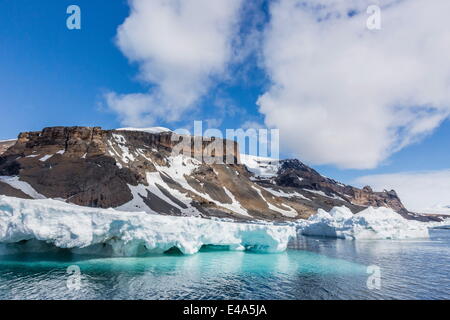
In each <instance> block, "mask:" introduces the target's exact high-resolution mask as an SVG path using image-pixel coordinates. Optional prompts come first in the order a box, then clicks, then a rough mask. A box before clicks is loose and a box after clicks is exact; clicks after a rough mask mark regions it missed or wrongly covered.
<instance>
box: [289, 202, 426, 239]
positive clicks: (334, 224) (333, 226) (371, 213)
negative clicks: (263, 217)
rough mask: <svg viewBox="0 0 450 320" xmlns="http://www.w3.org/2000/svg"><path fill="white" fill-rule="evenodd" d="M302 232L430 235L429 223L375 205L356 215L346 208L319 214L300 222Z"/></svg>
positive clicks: (406, 236) (405, 236)
mask: <svg viewBox="0 0 450 320" xmlns="http://www.w3.org/2000/svg"><path fill="white" fill-rule="evenodd" d="M298 232H299V233H301V234H303V235H310V236H324V237H332V238H342V239H420V238H428V236H429V235H428V224H427V223H423V222H418V221H411V220H406V219H404V218H403V217H402V216H400V215H399V214H398V213H396V212H395V211H393V210H392V209H389V208H383V207H381V208H372V207H369V208H367V209H366V210H364V211H362V212H360V213H358V214H353V213H352V212H351V211H350V210H349V209H348V208H346V207H335V208H333V209H332V210H331V211H330V212H326V211H324V210H322V209H319V210H318V212H317V214H316V215H313V216H311V217H309V219H308V220H306V221H302V222H300V223H299V227H298Z"/></svg>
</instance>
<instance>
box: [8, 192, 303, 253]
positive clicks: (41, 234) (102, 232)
mask: <svg viewBox="0 0 450 320" xmlns="http://www.w3.org/2000/svg"><path fill="white" fill-rule="evenodd" d="M291 237H295V229H294V228H293V227H290V226H274V225H268V224H266V225H262V224H244V223H232V222H222V221H213V220H208V219H202V218H195V217H171V216H160V215H153V214H148V213H144V212H121V211H117V210H114V209H96V208H87V207H80V206H76V205H72V204H67V203H63V202H60V201H56V200H49V199H45V200H23V199H18V198H12V197H6V196H0V244H1V245H2V246H1V247H3V249H5V247H10V246H11V244H15V246H17V243H19V242H20V243H21V245H23V246H24V247H26V243H27V242H28V243H30V244H35V243H37V242H38V243H40V244H41V245H42V244H46V245H47V244H48V246H49V247H52V248H54V247H57V248H67V249H71V250H72V251H73V252H77V253H95V254H105V255H113V256H135V255H140V254H146V253H162V252H164V251H166V250H168V249H171V248H173V247H177V248H178V249H180V251H181V252H183V253H185V254H193V253H196V252H197V251H198V250H199V249H200V248H201V247H202V245H219V246H228V248H229V249H231V250H255V251H263V252H280V251H284V250H285V249H286V247H287V244H288V241H289V239H290V238H291ZM28 247H29V248H35V246H34V245H29V246H28ZM0 249H1V248H0ZM0 251H1V250H0Z"/></svg>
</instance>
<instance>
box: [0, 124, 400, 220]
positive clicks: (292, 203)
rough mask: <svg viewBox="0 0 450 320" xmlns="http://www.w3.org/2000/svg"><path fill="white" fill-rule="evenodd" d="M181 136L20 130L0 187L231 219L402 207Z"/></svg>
mask: <svg viewBox="0 0 450 320" xmlns="http://www.w3.org/2000/svg"><path fill="white" fill-rule="evenodd" d="M183 137H185V136H179V135H176V134H175V133H173V132H171V131H160V132H158V131H151V132H145V131H137V130H135V131H132V130H131V131H130V130H102V129H101V128H98V127H94V128H89V127H53V128H45V129H43V130H42V131H39V132H25V133H21V134H20V135H19V137H18V139H17V141H16V142H14V144H13V145H12V146H11V145H9V148H8V149H7V150H6V151H4V152H3V154H1V153H0V154H1V156H0V194H5V195H9V196H15V197H22V198H55V199H60V200H61V201H66V202H70V203H74V204H78V205H83V206H90V207H101V208H109V207H114V208H119V209H122V210H128V211H146V212H149V213H158V214H165V215H184V216H186V215H189V216H203V217H211V216H215V217H222V218H223V217H227V218H232V219H235V220H255V219H263V220H271V221H287V220H293V219H298V218H307V217H308V216H310V215H311V214H313V213H315V212H316V211H317V209H318V208H323V209H325V210H329V209H331V208H332V207H333V206H341V205H345V206H347V207H349V208H350V209H351V210H352V211H353V212H358V211H361V210H362V209H364V208H365V207H366V206H386V207H391V208H393V209H394V210H396V211H398V212H400V213H402V214H408V212H407V210H406V209H405V208H404V207H403V205H402V203H401V201H400V199H399V198H398V197H397V195H396V193H395V191H389V192H388V191H384V192H373V191H372V190H371V189H370V188H369V187H366V188H364V189H358V188H354V187H352V186H347V185H344V184H341V183H339V182H337V181H334V180H332V179H329V178H325V177H323V176H321V175H320V174H319V173H318V172H316V171H315V170H313V169H311V168H309V167H308V166H306V165H304V164H302V163H301V162H300V161H298V160H282V161H277V162H273V161H271V160H260V159H259V158H255V157H253V158H250V159H247V158H245V159H241V157H240V155H239V153H238V150H239V148H238V145H237V144H236V143H235V142H230V141H226V140H222V139H212V140H210V141H204V140H203V139H201V138H199V137H196V138H195V139H192V140H187V141H189V143H188V144H186V145H184V148H183V152H182V154H179V153H176V154H174V151H175V149H176V148H178V149H179V146H180V141H184V140H183ZM198 139H200V140H198ZM184 142H185V141H184ZM205 154H207V155H208V157H202V155H205ZM214 159H216V160H224V159H228V160H230V159H231V160H232V161H231V162H230V161H228V164H221V163H212V162H213V161H211V160H214ZM241 160H242V163H241ZM216 162H221V161H216ZM260 172H266V173H267V172H269V173H268V174H264V175H260V174H259V173H260Z"/></svg>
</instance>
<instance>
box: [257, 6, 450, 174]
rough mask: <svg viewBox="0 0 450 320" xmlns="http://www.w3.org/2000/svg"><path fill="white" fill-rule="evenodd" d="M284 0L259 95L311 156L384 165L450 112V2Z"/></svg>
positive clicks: (271, 116)
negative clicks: (376, 22)
mask: <svg viewBox="0 0 450 320" xmlns="http://www.w3.org/2000/svg"><path fill="white" fill-rule="evenodd" d="M378 3H379V4H380V6H381V30H372V31H371V30H368V29H367V28H366V21H367V18H368V17H369V14H367V13H366V9H367V7H368V6H369V5H371V4H373V1H371V0H370V1H369V0H367V1H366V0H279V1H276V2H273V3H272V4H271V7H270V12H271V22H270V25H269V26H268V27H267V30H266V34H265V42H264V48H263V55H264V67H265V68H266V70H267V72H268V74H269V76H270V78H271V80H272V85H271V87H270V89H269V90H268V91H267V92H266V93H264V94H263V95H262V96H261V97H260V98H259V101H258V104H259V107H260V112H261V113H262V114H264V115H265V121H266V124H267V125H268V126H270V127H272V126H275V127H278V128H279V129H280V134H281V138H282V143H283V146H284V147H286V148H287V150H288V151H290V152H292V153H294V154H296V155H297V156H298V157H300V158H302V159H304V160H305V161H308V162H311V163H314V164H334V165H337V166H339V167H342V168H356V169H365V168H374V167H376V166H377V165H378V164H380V163H381V162H382V161H383V160H385V159H386V158H388V157H389V156H390V155H391V154H392V153H394V152H397V151H399V150H400V149H402V148H404V147H405V146H407V145H410V144H412V143H415V142H417V141H419V140H420V139H422V138H423V137H424V136H426V135H428V134H430V133H431V132H432V131H433V130H434V129H435V128H436V127H438V126H439V125H440V123H441V122H442V121H443V120H444V119H445V118H447V117H448V115H449V113H450V59H449V58H448V57H449V56H450V24H449V23H448V17H447V16H448V12H450V1H448V0H435V1H433V2H432V3H431V2H429V1H427V0H404V1H397V0H395V1H394V0H380V1H378Z"/></svg>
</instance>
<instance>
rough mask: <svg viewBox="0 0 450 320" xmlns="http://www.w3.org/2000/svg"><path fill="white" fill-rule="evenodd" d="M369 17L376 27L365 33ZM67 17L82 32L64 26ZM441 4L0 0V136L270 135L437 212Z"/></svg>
mask: <svg viewBox="0 0 450 320" xmlns="http://www.w3.org/2000/svg"><path fill="white" fill-rule="evenodd" d="M374 3H375V4H377V5H378V6H379V8H380V16H379V18H380V19H379V22H380V28H375V29H370V28H368V26H367V21H368V19H369V18H373V17H374V16H373V12H369V13H368V12H367V8H368V7H369V5H371V4H374ZM69 5H77V6H79V7H80V9H81V29H80V30H76V29H75V30H69V29H68V28H67V25H66V20H67V19H68V17H69V16H70V14H67V12H66V10H67V8H68V6H69ZM449 10H450V3H449V2H448V1H447V0H435V1H433V3H432V4H430V3H429V2H427V1H426V0H403V1H398V0H378V1H365V0H302V1H300V0H255V1H244V0H216V1H209V0H184V1H180V0H151V1H148V0H129V1H125V0H115V1H104V0H71V1H66V0H58V1H54V0H41V1H29V0H5V1H2V2H0V113H1V115H2V116H1V117H0V139H9V138H14V137H16V136H17V134H18V133H19V132H21V131H35V130H41V129H42V128H43V127H48V126H59V125H67V126H72V125H79V126H101V127H103V128H107V129H112V128H118V127H124V126H133V127H148V126H164V127H168V128H171V129H177V128H183V127H186V128H189V129H191V128H192V125H193V122H194V120H202V121H204V127H205V129H206V128H218V129H220V130H225V129H227V128H231V129H237V128H244V129H247V128H256V129H258V128H276V129H279V130H280V147H281V157H294V158H298V159H300V160H301V161H303V162H305V163H307V164H309V165H311V166H313V167H314V168H315V169H317V170H318V171H319V172H321V173H323V174H324V175H325V176H328V177H331V178H334V179H336V180H340V181H342V182H344V183H349V184H354V185H357V186H363V185H366V184H369V185H372V186H373V187H374V188H375V189H377V190H382V189H384V188H386V189H396V190H397V192H398V193H399V195H400V197H401V198H402V199H404V202H405V204H406V206H407V207H408V208H409V209H412V210H421V209H423V208H427V207H431V206H434V205H437V204H443V205H448V204H450V173H449V172H450V148H449V138H450V121H449V115H450V87H449V86H450V59H449V58H448V57H450V24H448V23H446V21H447V17H446V12H449Z"/></svg>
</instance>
